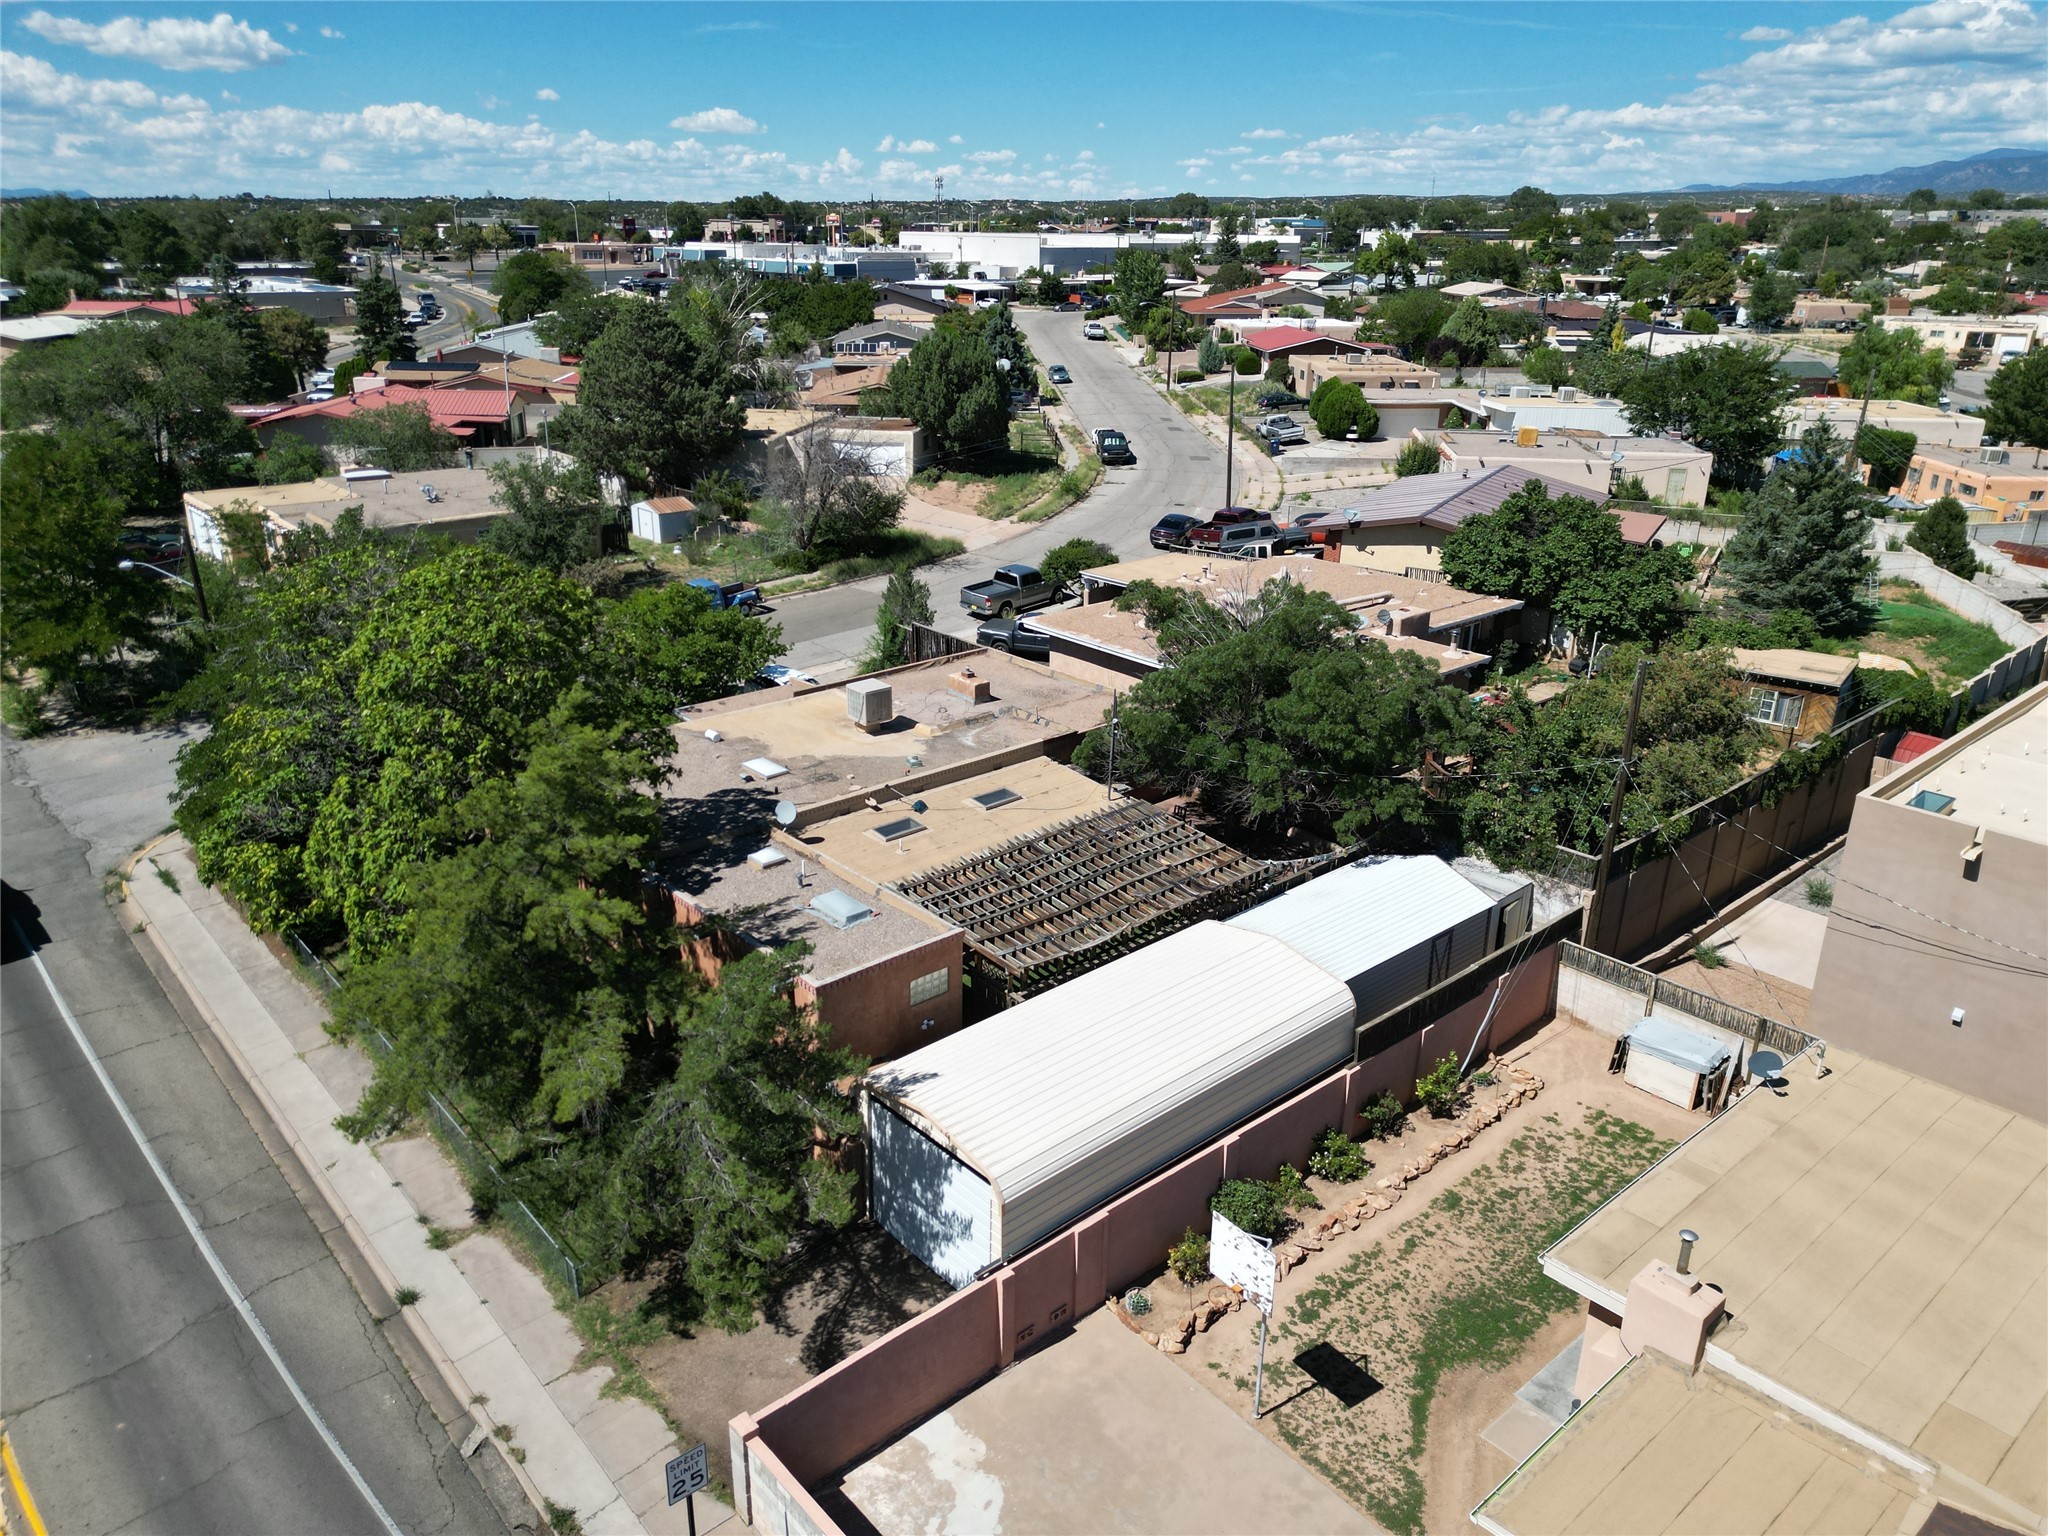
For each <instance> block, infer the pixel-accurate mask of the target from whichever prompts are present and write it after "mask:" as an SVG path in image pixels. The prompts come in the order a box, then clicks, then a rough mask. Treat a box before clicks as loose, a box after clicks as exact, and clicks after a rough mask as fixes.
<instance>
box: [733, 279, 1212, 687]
mask: <svg viewBox="0 0 2048 1536" xmlns="http://www.w3.org/2000/svg"><path fill="white" fill-rule="evenodd" d="M1015 313H1016V317H1017V323H1018V325H1019V326H1020V327H1021V328H1022V329H1023V331H1024V334H1025V335H1026V336H1028V337H1029V338H1030V340H1031V348H1032V351H1034V352H1035V353H1037V355H1038V360H1039V362H1040V363H1041V364H1043V365H1044V366H1045V367H1048V368H1049V367H1051V366H1052V365H1053V364H1054V363H1064V364H1066V366H1067V368H1068V370H1069V371H1070V372H1071V373H1072V374H1073V376H1074V380H1073V383H1071V384H1065V385H1061V386H1060V396H1061V398H1062V399H1063V400H1064V401H1065V402H1066V404H1067V407H1068V409H1069V410H1071V411H1072V412H1073V414H1074V416H1075V418H1076V419H1077V420H1078V421H1079V422H1080V424H1081V427H1082V430H1084V431H1086V432H1089V433H1093V432H1094V431H1096V430H1097V429H1098V428H1100V427H1116V428H1118V429H1119V430H1121V431H1122V432H1123V433H1124V435H1125V436H1127V437H1128V438H1129V439H1130V440H1131V447H1132V449H1133V450H1134V451H1135V452H1136V453H1137V456H1138V462H1137V463H1136V464H1133V465H1128V466H1125V467H1123V468H1120V469H1109V470H1105V471H1104V472H1103V476H1102V479H1101V480H1100V481H1099V482H1098V483H1097V485H1096V487H1095V490H1094V491H1093V492H1092V493H1091V494H1090V495H1089V496H1088V497H1087V499H1085V500H1084V501H1082V502H1080V503H1079V504H1078V505H1076V506H1073V507H1069V508H1068V509H1067V510H1066V511H1065V512H1062V513H1060V514H1059V515H1058V516H1057V517H1052V518H1048V519H1046V521H1044V522H1042V523H1027V524H1024V525H1022V526H1021V527H1019V528H1018V529H1017V530H1016V532H1015V533H1014V534H1012V535H1011V536H1009V537H1008V538H1004V539H1000V540H998V541H996V542H995V543H992V544H985V545H983V546H982V547H981V548H980V549H977V550H973V551H970V552H969V553H967V554H965V555H960V556H956V557H955V558H954V559H951V560H946V561H942V562H940V563H939V564H937V565H929V566H926V567H924V568H923V570H921V571H920V572H919V574H920V575H921V576H922V577H923V578H924V580H925V581H926V582H927V583H928V584H929V585H930V586H931V589H932V607H933V608H934V609H935V610H936V611H937V614H938V627H939V628H940V629H943V630H945V631H947V632H948V633H949V634H956V635H961V636H971V635H972V634H973V633H974V630H975V623H976V621H974V620H972V619H970V618H968V616H967V615H966V614H965V613H964V612H963V611H962V610H961V608H960V601H959V589H960V588H961V587H962V586H964V585H966V584H967V583H968V582H970V581H978V580H980V579H981V578H982V577H984V576H986V575H987V574H988V573H989V572H990V571H991V570H993V569H995V567H997V566H999V565H1006V564H1010V563H1012V562H1023V563H1025V564H1035V563H1036V562H1037V561H1038V559H1039V557H1040V556H1042V555H1043V554H1044V553H1045V552H1046V551H1047V550H1048V549H1051V548H1052V547H1053V546H1054V545H1055V544H1064V543H1065V542H1066V541H1067V540H1069V539H1100V540H1101V541H1102V542H1103V543H1104V544H1107V545H1108V546H1109V547H1110V548H1111V549H1113V550H1115V551H1116V553H1117V554H1118V555H1119V556H1122V557H1124V558H1126V559H1129V558H1132V557H1135V556H1141V555H1146V554H1149V553H1151V548H1152V546H1151V544H1150V542H1149V540H1148V538H1147V534H1148V533H1149V532H1150V530H1151V527H1152V525H1153V524H1154V523H1155V522H1157V521H1158V520H1159V518H1160V517H1161V516H1162V515H1163V514H1165V513H1167V512H1195V513H1199V514H1203V515H1206V514H1208V513H1209V512H1211V511H1213V510H1214V509H1215V508H1217V507H1220V506H1222V505H1223V499H1222V498H1223V448H1222V445H1221V444H1219V443H1217V442H1216V441H1214V440H1213V439H1212V438H1210V437H1208V436H1206V435H1205V434H1204V433H1203V432H1202V431H1201V430H1200V429H1199V428H1198V427H1196V426H1194V425H1193V424H1192V423H1191V422H1189V420H1188V419H1187V417H1185V416H1183V415H1182V414H1181V413H1180V411H1179V410H1178V409H1176V408H1175V407H1174V406H1171V405H1169V404H1167V402H1166V401H1165V400H1164V399H1162V398H1161V397H1160V395H1159V393H1158V391H1156V390H1155V389H1153V388H1152V386H1151V385H1150V384H1148V383H1146V382H1145V381H1144V380H1143V379H1142V378H1140V377H1139V376H1138V374H1137V372H1136V371H1135V370H1134V369H1132V368H1131V367H1130V366H1129V365H1128V364H1126V363H1125V362H1124V361H1123V360H1122V359H1121V358H1119V357H1118V356H1117V355H1116V352H1115V350H1114V349H1113V348H1112V347H1111V346H1110V345H1109V344H1108V343H1106V342H1100V341H1084V340H1082V338H1081V324H1082V322H1081V317H1080V316H1079V315H1072V314H1055V313H1051V312H1048V311H1045V310H1022V309H1020V310H1017V311H1016V312H1015ZM886 584H887V578H886V577H880V576H877V577H871V578H869V579H868V580H866V581H857V582H853V583H850V584H849V585H847V586H843V587H832V588H829V589H827V590H826V591H823V592H810V593H806V594H804V595H803V596H800V597H790V598H784V599H783V600H782V601H780V602H778V603H776V604H775V605H774V607H775V613H774V617H775V621H776V622H777V623H778V624H780V625H781V626H782V635H783V639H784V640H785V641H787V642H788V644H789V655H788V656H787V657H785V658H784V659H785V660H786V661H787V662H788V664H789V665H791V666H793V667H796V668H798V669H799V670H801V671H805V672H810V673H814V674H816V675H818V676H821V677H822V676H827V675H842V674H844V673H845V672H847V671H850V670H851V667H852V663H853V662H854V660H855V659H856V658H857V657H858V656H859V655H860V654H861V652H862V651H864V650H866V649H867V644H868V638H869V636H870V635H872V634H873V633H874V627H875V605H876V604H877V603H878V602H879V601H880V600H881V594H882V588H883V587H884V586H885V585H886Z"/></svg>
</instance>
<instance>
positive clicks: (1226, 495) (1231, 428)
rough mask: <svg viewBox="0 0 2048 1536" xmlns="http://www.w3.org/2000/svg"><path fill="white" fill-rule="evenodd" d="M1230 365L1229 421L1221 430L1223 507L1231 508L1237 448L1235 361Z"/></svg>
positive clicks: (1232, 359)
mask: <svg viewBox="0 0 2048 1536" xmlns="http://www.w3.org/2000/svg"><path fill="white" fill-rule="evenodd" d="M1228 361H1229V363H1230V419H1229V421H1228V422H1227V423H1226V424H1225V426H1224V428H1223V505H1225V506H1226V507H1227V506H1231V505H1233V503H1232V502H1231V499H1230V468H1231V460H1232V458H1233V457H1234V450H1235V449H1236V446H1237V359H1236V358H1234V357H1233V358H1230V359H1228Z"/></svg>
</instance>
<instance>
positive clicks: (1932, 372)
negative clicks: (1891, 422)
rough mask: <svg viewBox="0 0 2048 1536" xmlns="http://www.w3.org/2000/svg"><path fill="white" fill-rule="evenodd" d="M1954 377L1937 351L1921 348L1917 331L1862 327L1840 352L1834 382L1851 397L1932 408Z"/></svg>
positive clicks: (1953, 368) (1953, 371)
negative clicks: (1905, 401)
mask: <svg viewBox="0 0 2048 1536" xmlns="http://www.w3.org/2000/svg"><path fill="white" fill-rule="evenodd" d="M1954 377H1955V366H1954V365H1953V364H1952V363H1950V362H1949V360H1948V357H1947V355H1946V354H1945V353H1943V352H1942V351H1941V349H1940V348H1938V347H1928V346H1924V345H1922V343H1921V341H1920V336H1919V333H1918V332H1917V331H1909V330H1890V329H1886V328H1884V327H1881V326H1877V325H1865V326H1864V327H1863V328H1862V329H1861V330H1860V331H1858V332H1857V333H1856V339H1855V340H1854V341H1851V342H1850V343H1849V345H1848V346H1847V347H1845V348H1843V350H1842V356H1841V360H1840V361H1839V363H1837V365H1836V368H1835V382H1836V383H1838V384H1840V385H1841V386H1842V389H1843V391H1844V392H1845V393H1847V394H1850V395H1869V396H1870V397H1871V398H1873V399H1877V400H1908V401H1911V402H1912V403H1913V404H1915V405H1932V404H1934V402H1935V400H1936V399H1937V398H1938V397H1939V396H1940V394H1941V392H1942V391H1943V390H1944V389H1946V388H1947V387H1948V382H1949V380H1950V379H1952V378H1954Z"/></svg>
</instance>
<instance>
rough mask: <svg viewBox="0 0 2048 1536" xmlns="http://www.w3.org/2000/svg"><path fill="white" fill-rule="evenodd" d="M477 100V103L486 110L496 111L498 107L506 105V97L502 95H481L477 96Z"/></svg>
mask: <svg viewBox="0 0 2048 1536" xmlns="http://www.w3.org/2000/svg"><path fill="white" fill-rule="evenodd" d="M476 101H477V105H478V106H480V107H482V108H483V109H484V110H485V111H486V112H495V111H497V110H498V108H500V107H502V106H503V105H505V98H504V97H502V96H488V95H486V96H479V97H477V99H476Z"/></svg>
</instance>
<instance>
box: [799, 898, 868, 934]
mask: <svg viewBox="0 0 2048 1536" xmlns="http://www.w3.org/2000/svg"><path fill="white" fill-rule="evenodd" d="M810 908H811V910H812V911H813V912H815V913H817V914H818V916H820V917H822V918H823V919H824V920H825V921H826V922H828V923H830V924H831V925H832V926H833V927H834V928H851V927H853V926H854V925H855V924H857V923H864V922H866V921H867V920H868V919H869V918H871V917H873V916H874V915H875V909H874V908H873V907H871V906H869V905H868V904H867V903H866V902H864V901H861V900H860V899H858V898H857V897H853V896H849V895H847V894H846V892H844V891H820V892H819V893H818V894H817V895H815V896H813V897H812V898H811V900H810Z"/></svg>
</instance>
